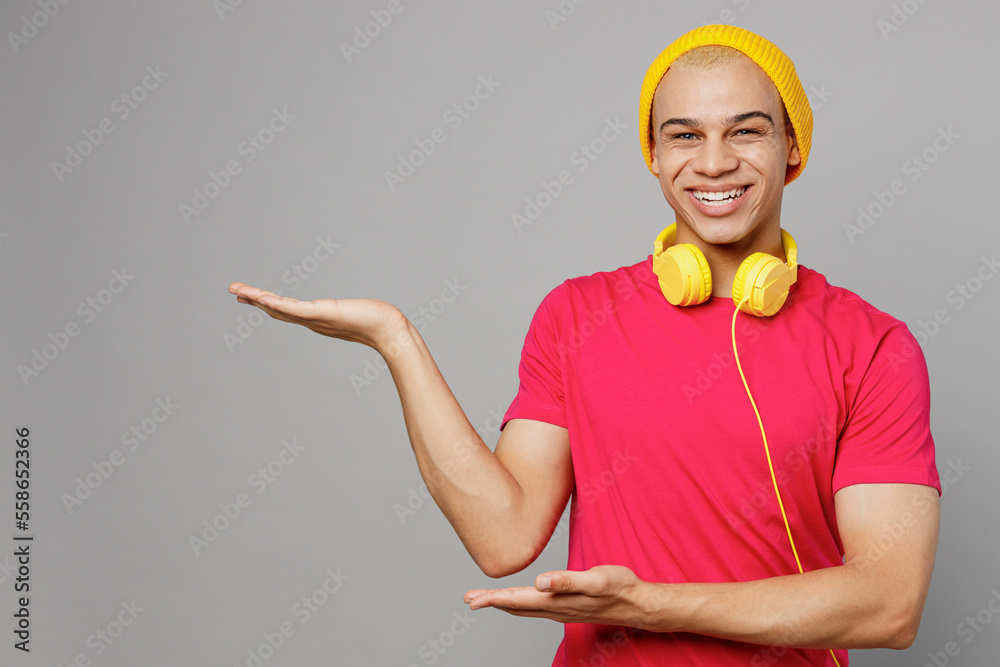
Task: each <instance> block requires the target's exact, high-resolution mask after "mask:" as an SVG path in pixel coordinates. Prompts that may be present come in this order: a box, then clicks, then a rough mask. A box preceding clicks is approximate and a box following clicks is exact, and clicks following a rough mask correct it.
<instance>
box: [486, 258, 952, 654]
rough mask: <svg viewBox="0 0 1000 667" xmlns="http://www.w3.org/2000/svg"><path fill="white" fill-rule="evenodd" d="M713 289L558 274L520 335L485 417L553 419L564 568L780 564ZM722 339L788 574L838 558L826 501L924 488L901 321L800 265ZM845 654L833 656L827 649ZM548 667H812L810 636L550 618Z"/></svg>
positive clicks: (644, 271) (766, 570)
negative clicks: (555, 631)
mask: <svg viewBox="0 0 1000 667" xmlns="http://www.w3.org/2000/svg"><path fill="white" fill-rule="evenodd" d="M733 309H734V306H733V302H732V299H730V298H724V297H714V298H712V299H711V300H709V301H708V302H706V303H704V304H701V305H699V306H691V307H687V308H680V307H675V306H672V305H670V304H669V303H668V302H667V301H666V299H665V298H664V297H663V295H662V293H661V292H660V288H659V286H658V284H657V280H656V276H655V275H654V274H653V271H652V256H649V257H647V258H646V260H645V261H643V262H639V263H637V264H635V265H633V266H627V267H621V268H619V269H617V270H616V271H611V272H600V273H595V274H593V275H590V276H581V277H578V278H573V279H569V280H566V281H565V282H563V283H562V284H561V285H559V286H558V287H556V288H555V289H553V290H552V291H551V292H549V293H548V295H546V297H545V298H544V299H543V301H542V303H541V304H540V305H539V306H538V309H537V310H536V312H535V314H534V317H533V318H532V321H531V325H530V328H529V330H528V334H527V336H526V337H525V341H524V348H523V350H522V353H521V363H520V367H519V371H518V376H519V378H520V387H519V389H518V393H517V396H516V397H515V398H514V400H513V402H512V403H511V405H510V408H509V409H508V410H507V412H506V414H505V415H504V419H503V425H502V426H501V429H502V428H503V426H504V425H506V423H507V420H509V419H516V418H520V419H534V420H538V421H543V422H547V423H550V424H556V425H558V426H563V427H565V428H567V429H568V430H569V439H570V446H571V451H572V458H573V472H574V475H575V479H576V489H575V492H574V494H573V497H572V500H571V506H570V529H569V562H568V565H567V569H570V570H586V569H589V568H591V567H593V566H595V565H624V566H627V567H629V568H631V569H632V570H633V571H634V572H635V573H636V575H637V576H638V577H639V578H641V579H644V580H647V581H655V582H675V583H678V582H725V581H747V580H753V579H763V578H767V577H774V576H778V575H784V574H794V573H796V572H797V571H798V570H797V568H796V566H795V560H794V558H793V556H792V552H791V548H790V546H789V544H788V537H787V535H786V533H785V527H784V524H783V522H782V519H781V513H780V511H779V509H778V505H777V500H776V499H775V495H774V489H773V487H772V484H771V478H770V473H769V472H768V466H767V459H766V457H765V454H764V446H763V443H762V441H761V436H760V429H759V427H758V425H757V419H756V417H755V416H754V413H753V408H752V407H751V405H750V401H749V399H748V398H747V395H746V390H745V389H744V388H743V384H742V381H741V380H740V376H739V372H738V371H737V369H736V364H735V361H734V357H733V349H732V339H731V334H730V327H731V319H732V315H733ZM736 340H737V347H738V350H739V355H740V362H741V363H742V365H743V371H744V373H746V377H747V382H748V383H749V385H750V389H751V391H752V392H753V396H754V399H755V400H756V402H757V406H758V408H759V410H760V413H761V418H762V419H763V422H764V428H765V430H766V433H767V438H768V444H769V446H770V450H771V458H772V461H773V462H774V467H775V475H776V476H777V479H778V484H779V488H780V489H781V491H782V500H783V502H784V504H785V510H786V512H787V513H788V519H789V522H790V525H791V530H792V536H793V538H794V539H795V546H796V548H797V549H798V553H799V557H800V558H801V560H802V566H803V568H804V569H806V570H807V571H808V570H815V569H818V568H825V567H831V566H834V565H839V564H842V563H843V550H842V545H841V543H840V537H839V534H838V532H837V521H836V516H835V513H834V502H833V496H834V493H836V492H837V491H838V490H839V489H841V488H843V487H845V486H849V485H851V484H864V483H876V482H905V483H911V484H924V485H928V486H932V487H934V488H936V489H937V490H938V492H939V493H940V491H941V487H940V483H939V481H938V473H937V468H936V466H935V462H934V441H933V439H932V437H931V433H930V426H929V412H930V406H929V403H930V391H929V386H928V378H927V368H926V363H925V361H924V357H923V354H922V352H921V350H920V347H919V345H918V344H917V343H916V341H915V339H914V338H913V336H912V335H911V334H910V332H909V330H908V329H907V328H906V325H905V324H904V323H902V322H900V321H899V320H896V319H894V318H893V317H891V316H889V315H887V314H885V313H883V312H881V311H879V310H877V309H875V308H874V307H872V306H871V305H869V304H868V303H866V302H865V301H863V300H861V299H860V298H859V297H858V296H857V295H855V294H853V293H852V292H849V291H847V290H845V289H841V288H838V287H833V286H831V285H829V284H828V283H827V282H826V279H825V278H824V277H823V276H822V275H821V274H819V273H817V272H815V271H812V270H810V269H808V268H805V267H802V266H800V267H799V273H798V282H797V283H795V284H794V285H793V286H792V290H791V293H790V295H789V298H788V300H787V301H786V303H785V305H784V306H783V308H782V309H781V311H779V312H778V313H777V314H776V315H774V316H773V317H767V318H758V317H753V316H751V315H746V314H743V313H740V314H739V316H738V317H737V320H736ZM837 659H838V660H839V661H840V664H841V665H842V666H844V667H846V665H847V664H848V663H847V652H846V651H837ZM552 664H553V665H559V666H564V665H565V666H567V667H581V666H588V667H589V666H593V665H609V666H610V665H650V666H652V665H656V666H659V665H712V666H716V667H717V666H719V665H749V666H750V667H755V666H756V665H773V664H781V665H827V664H832V660H831V659H830V655H829V653H828V652H827V651H824V650H814V649H783V648H779V647H765V646H759V645H753V644H746V643H741V642H735V641H728V640H722V639H716V638H713V637H708V636H704V635H697V634H691V633H655V632H648V631H636V630H634V629H631V628H623V627H621V626H606V625H595V624H585V623H567V624H565V638H564V640H563V642H562V644H561V645H560V646H559V650H558V652H557V654H556V657H555V660H554V661H553V663H552Z"/></svg>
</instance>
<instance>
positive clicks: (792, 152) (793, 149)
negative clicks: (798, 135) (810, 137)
mask: <svg viewBox="0 0 1000 667" xmlns="http://www.w3.org/2000/svg"><path fill="white" fill-rule="evenodd" d="M786 136H787V137H788V143H789V146H788V166H789V167H794V166H796V165H798V164H799V163H800V162H802V154H801V153H799V142H798V141H797V140H796V139H795V130H793V129H792V126H791V123H789V124H788V134H787V135H786Z"/></svg>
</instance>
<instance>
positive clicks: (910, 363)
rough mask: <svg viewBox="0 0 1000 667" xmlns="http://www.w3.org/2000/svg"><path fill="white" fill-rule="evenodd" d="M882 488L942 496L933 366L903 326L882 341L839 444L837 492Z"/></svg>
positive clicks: (897, 324) (892, 329) (894, 326)
mask: <svg viewBox="0 0 1000 667" xmlns="http://www.w3.org/2000/svg"><path fill="white" fill-rule="evenodd" d="M877 483H908V484H923V485H926V486H932V487H934V488H935V489H937V491H938V493H941V483H940V480H939V478H938V470H937V465H936V463H935V460H934V439H933V438H932V436H931V429H930V381H929V378H928V374H927V363H926V361H925V360H924V355H923V352H922V351H921V349H920V345H919V344H918V343H917V341H916V339H915V338H914V337H913V335H912V334H911V333H910V332H909V330H908V329H907V328H906V325H905V324H903V323H902V322H899V321H897V322H895V323H893V324H892V325H890V327H889V328H888V329H887V331H886V333H885V334H884V335H883V336H882V338H881V339H880V340H879V343H878V345H877V347H876V349H875V352H874V354H873V356H872V359H871V363H870V364H869V366H868V368H867V370H866V371H865V374H864V377H863V378H862V379H861V382H860V383H859V385H858V391H857V394H856V396H855V399H854V401H853V403H852V404H851V406H850V407H849V408H848V415H847V421H846V423H845V426H844V430H843V432H842V433H841V437H840V439H839V441H838V443H837V460H836V463H835V466H834V473H833V492H834V493H836V492H837V491H839V490H840V489H842V488H843V487H845V486H850V485H852V484H877Z"/></svg>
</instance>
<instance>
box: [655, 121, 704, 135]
mask: <svg viewBox="0 0 1000 667" xmlns="http://www.w3.org/2000/svg"><path fill="white" fill-rule="evenodd" d="M668 125H686V126H687V127H701V121H700V120H698V119H697V118H668V119H667V120H665V121H663V122H662V123H660V132H662V131H663V129H664V128H666V127H667V126H668Z"/></svg>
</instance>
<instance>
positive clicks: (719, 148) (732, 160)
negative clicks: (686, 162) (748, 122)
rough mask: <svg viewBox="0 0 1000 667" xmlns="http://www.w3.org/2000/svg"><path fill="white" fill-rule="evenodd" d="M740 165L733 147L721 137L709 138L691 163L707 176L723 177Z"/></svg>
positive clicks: (695, 168)
mask: <svg viewBox="0 0 1000 667" xmlns="http://www.w3.org/2000/svg"><path fill="white" fill-rule="evenodd" d="M739 164H740V161H739V159H738V158H737V157H736V153H735V152H734V151H733V148H732V146H730V145H729V144H728V143H727V142H726V141H725V140H724V139H722V138H720V137H707V138H706V139H705V141H704V143H703V144H702V145H701V147H700V148H699V149H698V153H697V155H695V159H694V160H692V161H691V167H692V168H693V169H694V170H695V171H697V172H698V173H700V174H704V175H705V176H721V175H722V174H725V173H726V172H729V171H733V170H734V169H736V168H737V167H738V166H739Z"/></svg>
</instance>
